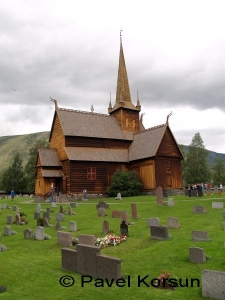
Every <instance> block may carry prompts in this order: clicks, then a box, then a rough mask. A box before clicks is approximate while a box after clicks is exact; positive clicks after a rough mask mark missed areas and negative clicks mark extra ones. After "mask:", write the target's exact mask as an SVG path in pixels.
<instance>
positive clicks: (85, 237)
mask: <svg viewBox="0 0 225 300" xmlns="http://www.w3.org/2000/svg"><path fill="white" fill-rule="evenodd" d="M78 240H79V244H85V245H90V246H94V245H95V240H96V238H95V236H94V235H91V234H79V236H78Z"/></svg>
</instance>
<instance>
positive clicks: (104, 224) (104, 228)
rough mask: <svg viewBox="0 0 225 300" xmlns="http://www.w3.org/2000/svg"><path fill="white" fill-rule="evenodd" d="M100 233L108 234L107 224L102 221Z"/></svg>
mask: <svg viewBox="0 0 225 300" xmlns="http://www.w3.org/2000/svg"><path fill="white" fill-rule="evenodd" d="M102 232H103V233H106V234H108V232H109V222H108V221H103V223H102Z"/></svg>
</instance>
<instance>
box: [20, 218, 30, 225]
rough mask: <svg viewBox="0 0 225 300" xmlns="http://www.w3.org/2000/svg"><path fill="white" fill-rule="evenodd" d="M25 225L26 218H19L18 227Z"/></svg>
mask: <svg viewBox="0 0 225 300" xmlns="http://www.w3.org/2000/svg"><path fill="white" fill-rule="evenodd" d="M26 224H28V221H27V220H26V217H20V225H26Z"/></svg>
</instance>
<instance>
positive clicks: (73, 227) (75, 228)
mask: <svg viewBox="0 0 225 300" xmlns="http://www.w3.org/2000/svg"><path fill="white" fill-rule="evenodd" d="M69 231H77V223H76V222H75V221H70V230H69Z"/></svg>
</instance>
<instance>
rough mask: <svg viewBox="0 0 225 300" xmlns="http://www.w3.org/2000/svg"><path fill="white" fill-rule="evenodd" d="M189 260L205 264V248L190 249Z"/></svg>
mask: <svg viewBox="0 0 225 300" xmlns="http://www.w3.org/2000/svg"><path fill="white" fill-rule="evenodd" d="M189 259H190V262H192V263H198V264H201V263H204V262H205V261H206V256H205V252H204V249H203V248H198V247H190V248H189Z"/></svg>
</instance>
